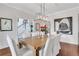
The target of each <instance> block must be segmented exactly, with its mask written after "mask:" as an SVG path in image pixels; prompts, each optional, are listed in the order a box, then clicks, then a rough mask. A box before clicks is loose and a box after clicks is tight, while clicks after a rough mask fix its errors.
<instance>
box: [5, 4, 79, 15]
mask: <svg viewBox="0 0 79 59" xmlns="http://www.w3.org/2000/svg"><path fill="white" fill-rule="evenodd" d="M45 4H46V14H51V13H55V12H59V11H63V10H67V9H71V8H75V7H79V4H78V3H45ZM5 5H7V6H9V7H13V8H16V9H19V10H21V11H24V12H26V13H27V12H28V13H29V14H32V15H36V14H38V13H39V12H40V5H41V3H5Z"/></svg>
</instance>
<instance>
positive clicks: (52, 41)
mask: <svg viewBox="0 0 79 59" xmlns="http://www.w3.org/2000/svg"><path fill="white" fill-rule="evenodd" d="M59 37H60V36H59V35H58V36H55V37H52V36H49V37H48V39H47V42H46V45H45V48H44V50H43V52H44V53H43V56H52V55H56V54H57V53H55V52H53V51H56V52H57V51H58V50H59Z"/></svg>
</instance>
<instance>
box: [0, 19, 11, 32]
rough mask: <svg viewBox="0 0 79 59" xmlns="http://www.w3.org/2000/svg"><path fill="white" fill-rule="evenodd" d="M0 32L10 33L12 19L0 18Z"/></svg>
mask: <svg viewBox="0 0 79 59" xmlns="http://www.w3.org/2000/svg"><path fill="white" fill-rule="evenodd" d="M0 30H1V31H12V19H8V18H0Z"/></svg>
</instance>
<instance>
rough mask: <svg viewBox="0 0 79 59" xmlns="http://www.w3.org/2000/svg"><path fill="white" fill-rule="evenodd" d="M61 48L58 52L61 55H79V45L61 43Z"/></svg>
mask: <svg viewBox="0 0 79 59" xmlns="http://www.w3.org/2000/svg"><path fill="white" fill-rule="evenodd" d="M60 45H61V50H60V53H59V54H58V55H59V56H79V46H78V45H73V44H68V43H63V42H61V43H60Z"/></svg>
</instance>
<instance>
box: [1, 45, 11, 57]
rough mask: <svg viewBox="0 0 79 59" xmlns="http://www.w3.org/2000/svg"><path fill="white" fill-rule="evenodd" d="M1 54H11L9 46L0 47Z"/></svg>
mask: <svg viewBox="0 0 79 59" xmlns="http://www.w3.org/2000/svg"><path fill="white" fill-rule="evenodd" d="M0 56H11V52H10V49H9V47H7V48H4V49H0Z"/></svg>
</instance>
